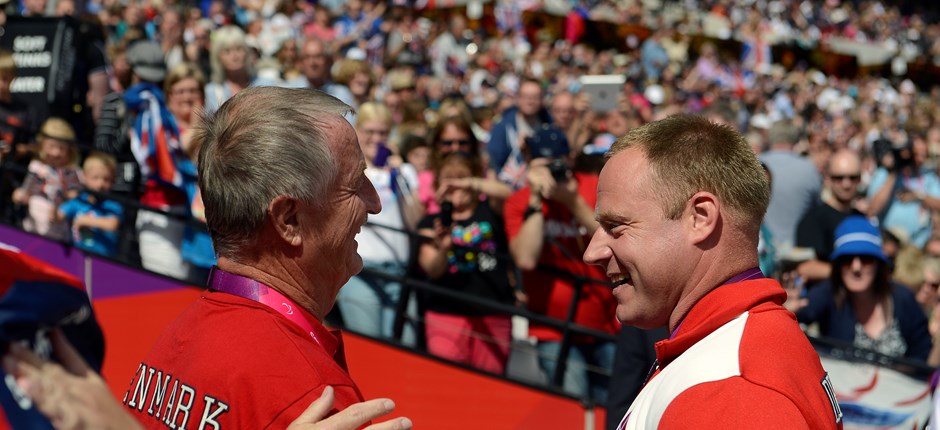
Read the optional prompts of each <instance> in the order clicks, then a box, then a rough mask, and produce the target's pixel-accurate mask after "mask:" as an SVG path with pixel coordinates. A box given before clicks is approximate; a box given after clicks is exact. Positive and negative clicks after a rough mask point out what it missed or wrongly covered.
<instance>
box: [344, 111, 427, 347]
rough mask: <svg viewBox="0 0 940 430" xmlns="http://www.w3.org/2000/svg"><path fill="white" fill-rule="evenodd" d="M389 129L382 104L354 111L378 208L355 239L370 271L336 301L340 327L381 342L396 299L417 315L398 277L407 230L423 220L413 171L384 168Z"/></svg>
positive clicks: (409, 331)
mask: <svg viewBox="0 0 940 430" xmlns="http://www.w3.org/2000/svg"><path fill="white" fill-rule="evenodd" d="M391 127H392V114H391V112H389V110H388V108H386V107H385V106H384V105H382V104H379V103H374V102H373V103H366V104H364V105H362V106H360V107H359V113H358V115H357V119H356V134H357V136H358V138H359V146H360V148H361V149H362V153H363V155H364V156H365V160H366V168H365V175H366V177H367V178H368V179H369V181H370V182H371V183H372V186H373V187H374V188H375V190H376V192H377V193H378V196H379V200H380V201H381V203H382V208H383V209H382V212H379V213H373V214H371V215H369V224H368V225H365V226H363V227H362V230H361V231H360V232H359V234H358V235H357V236H356V241H357V243H358V244H359V255H360V256H362V261H363V265H364V267H365V268H367V269H369V270H368V271H366V272H364V273H360V274H359V275H357V276H354V277H352V279H350V280H349V282H347V283H346V286H345V287H343V289H342V290H340V293H339V296H338V301H337V305H338V306H339V309H340V312H341V313H342V316H343V323H344V327H345V328H347V329H350V330H352V331H355V332H357V333H362V334H366V335H369V336H373V337H382V338H392V335H393V332H394V323H395V316H396V314H397V309H398V303H399V301H400V300H408V309H409V312H408V315H412V316H413V315H415V313H416V308H415V306H416V305H414V301H413V300H411V299H410V298H409V297H407V296H402V294H401V291H402V285H401V283H400V282H399V281H398V277H400V276H401V275H403V274H404V273H405V269H406V268H407V262H408V259H409V256H410V240H409V237H408V234H407V232H409V231H413V229H414V227H415V225H417V222H418V220H419V219H420V218H421V217H422V216H423V210H422V208H421V204H420V202H419V201H418V197H417V190H418V174H417V172H416V171H415V170H414V167H413V166H410V165H407V164H404V165H401V166H391V165H389V156H390V155H392V154H391V150H390V149H388V147H387V146H386V139H388V135H389V132H390V130H391ZM414 336H415V333H414V329H413V325H412V324H407V325H406V326H405V332H404V336H403V338H402V339H401V340H402V341H403V342H405V343H406V344H413V343H414V341H415V337H414Z"/></svg>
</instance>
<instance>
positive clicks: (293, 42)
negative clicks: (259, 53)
mask: <svg viewBox="0 0 940 430" xmlns="http://www.w3.org/2000/svg"><path fill="white" fill-rule="evenodd" d="M275 57H276V58H277V62H278V63H279V64H280V66H281V80H282V81H283V82H293V81H296V80H297V79H300V77H301V76H302V74H301V73H300V47H298V46H297V39H295V38H288V39H285V40H284V42H282V43H281V46H280V48H278V50H277V53H276V54H275Z"/></svg>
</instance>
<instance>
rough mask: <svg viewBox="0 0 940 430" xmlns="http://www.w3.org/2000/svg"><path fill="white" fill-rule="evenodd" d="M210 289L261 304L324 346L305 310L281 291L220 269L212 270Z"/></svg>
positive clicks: (214, 268)
mask: <svg viewBox="0 0 940 430" xmlns="http://www.w3.org/2000/svg"><path fill="white" fill-rule="evenodd" d="M208 284H209V289H210V290H214V291H219V292H223V293H228V294H232V295H235V296H238V297H242V298H245V299H248V300H253V301H256V302H258V303H261V304H263V305H265V306H267V307H269V308H271V309H273V310H274V311H275V312H277V313H279V314H281V315H282V316H284V318H287V319H288V320H290V322H292V323H294V324H295V325H297V326H298V327H300V328H301V329H303V330H304V331H305V332H307V333H309V334H310V337H311V338H312V339H313V341H314V342H316V344H317V345H320V346H323V344H322V343H320V339H318V338H317V335H316V333H315V331H314V329H313V324H311V323H310V321H309V320H308V319H307V318H306V317H305V316H304V310H303V309H301V308H300V306H298V305H297V304H296V303H294V301H293V300H291V299H289V298H287V297H286V296H284V295H283V294H281V293H280V292H279V291H277V290H275V289H274V288H271V287H269V286H267V285H265V284H262V283H260V282H258V281H255V280H254V279H250V278H246V277H244V276H241V275H236V274H234V273H229V272H226V271H224V270H221V269H219V268H218V267H213V268H212V273H210V274H209V282H208Z"/></svg>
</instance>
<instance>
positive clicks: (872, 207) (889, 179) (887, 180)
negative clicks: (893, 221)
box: [868, 171, 898, 217]
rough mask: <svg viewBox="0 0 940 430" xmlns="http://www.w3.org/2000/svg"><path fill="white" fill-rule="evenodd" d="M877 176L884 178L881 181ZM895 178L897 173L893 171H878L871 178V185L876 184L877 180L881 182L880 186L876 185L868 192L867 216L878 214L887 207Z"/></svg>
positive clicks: (896, 178)
mask: <svg viewBox="0 0 940 430" xmlns="http://www.w3.org/2000/svg"><path fill="white" fill-rule="evenodd" d="M879 176H882V177H883V178H884V179H883V181H879V180H878V179H881V178H880V177H879ZM897 180H898V175H897V173H894V172H885V171H879V172H878V173H876V174H875V178H873V179H872V185H877V183H878V182H881V186H880V187H878V188H877V190H876V191H875V192H874V193H869V197H870V199H869V206H868V216H872V217H876V216H879V215H881V213H882V212H884V210H885V209H887V207H888V203H890V202H891V197H892V194H893V193H894V186H895V184H897Z"/></svg>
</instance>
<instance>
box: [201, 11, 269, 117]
mask: <svg viewBox="0 0 940 430" xmlns="http://www.w3.org/2000/svg"><path fill="white" fill-rule="evenodd" d="M250 49H251V48H250V47H249V46H248V42H247V41H246V39H245V32H244V31H242V29H240V28H238V27H236V26H231V25H230V26H226V27H222V28H220V29H218V30H215V31H214V32H213V33H212V55H211V58H212V76H211V79H210V80H209V83H208V84H206V89H205V94H206V101H205V109H206V111H207V112H214V111H215V110H216V109H218V108H219V106H221V105H222V103H225V101H226V100H228V99H229V98H230V97H232V96H233V95H235V94H237V93H238V92H239V91H241V90H243V89H245V88H248V87H249V86H252V85H271V84H273V82H268V81H265V80H264V79H263V78H258V77H257V76H255V70H254V64H253V62H254V58H253V57H252V53H251V52H250Z"/></svg>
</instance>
